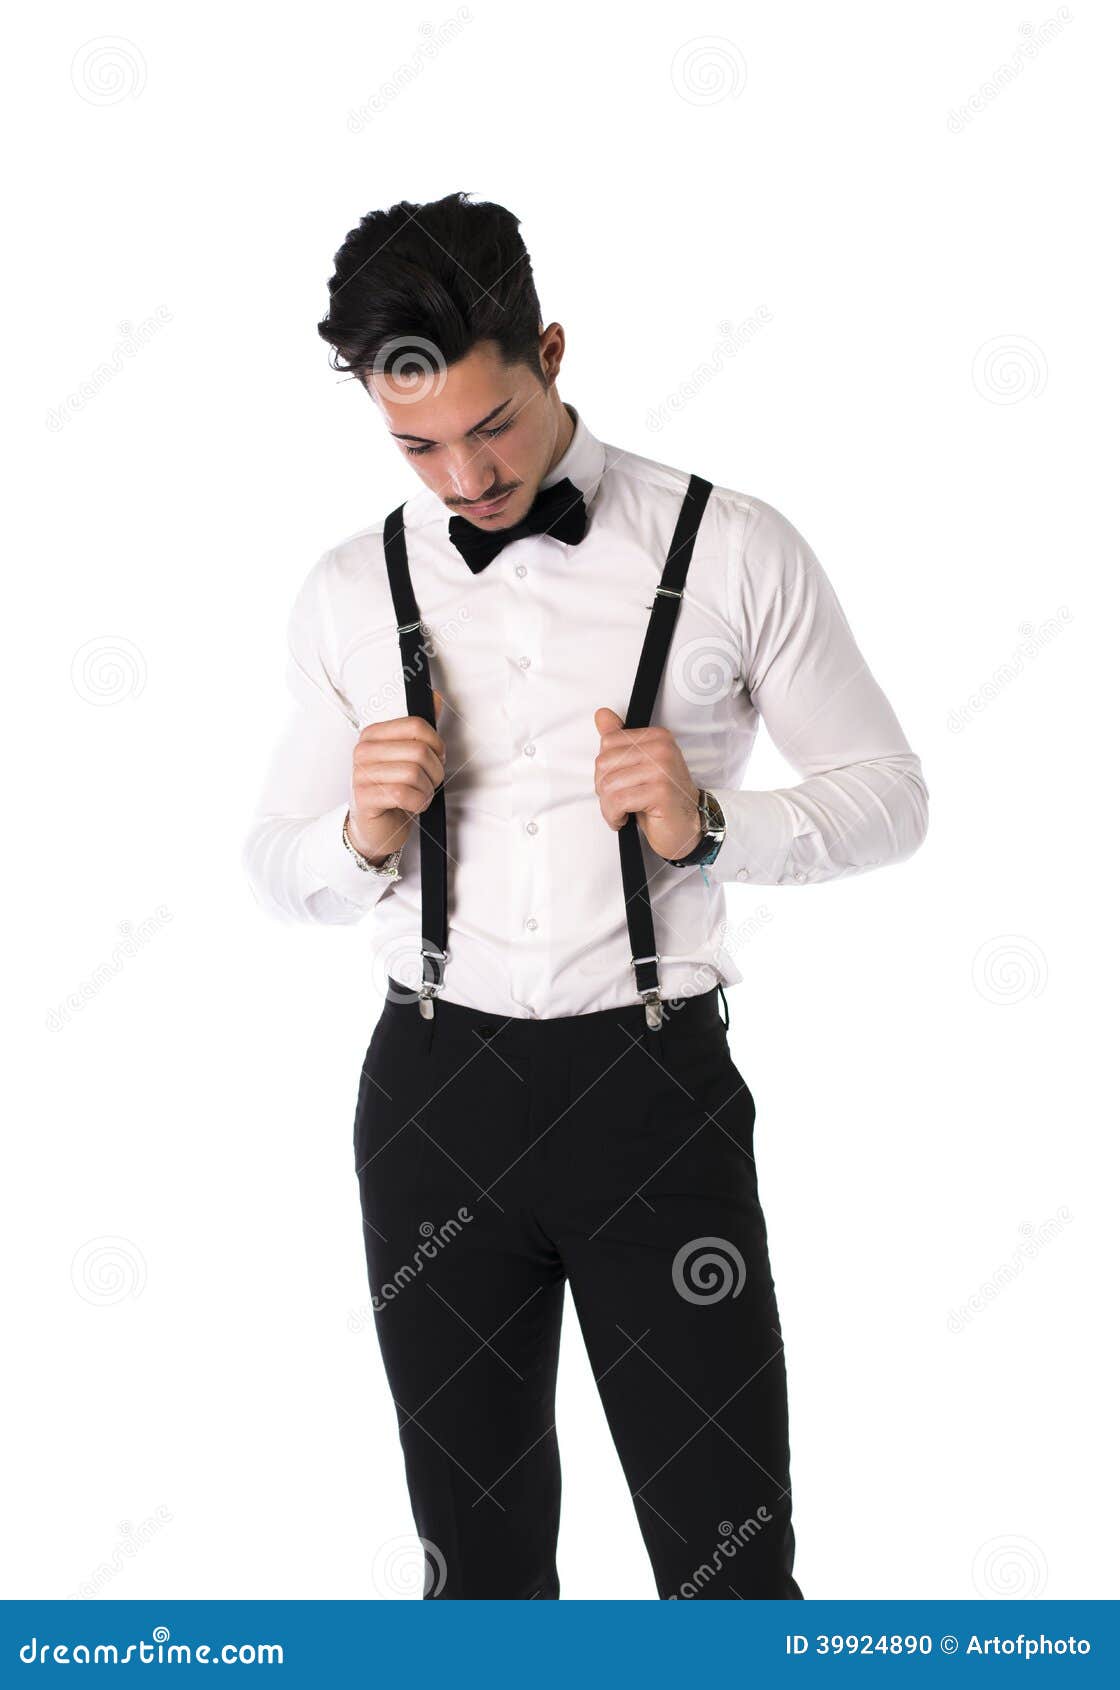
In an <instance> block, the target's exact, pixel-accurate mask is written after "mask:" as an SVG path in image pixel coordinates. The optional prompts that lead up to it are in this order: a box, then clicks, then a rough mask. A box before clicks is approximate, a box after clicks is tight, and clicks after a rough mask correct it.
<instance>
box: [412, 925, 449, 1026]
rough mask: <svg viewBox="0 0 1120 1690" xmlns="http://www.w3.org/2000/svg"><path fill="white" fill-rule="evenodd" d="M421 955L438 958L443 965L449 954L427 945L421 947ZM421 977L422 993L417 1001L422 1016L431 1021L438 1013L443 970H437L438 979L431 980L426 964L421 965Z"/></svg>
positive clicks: (434, 946) (435, 946)
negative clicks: (438, 995)
mask: <svg viewBox="0 0 1120 1690" xmlns="http://www.w3.org/2000/svg"><path fill="white" fill-rule="evenodd" d="M420 955H421V956H422V957H438V958H439V961H440V962H441V963H444V962H446V961H447V958H448V955H449V952H447V951H441V950H440V949H439V947H438V945H426V944H425V945H421V947H420ZM420 975H421V980H420V992H419V995H418V997H417V1000H416V1002H417V1007H418V1008H419V1010H420V1013H421V1015H422V1016H423V1017H424V1020H425V1021H430V1020H431V1019H432V1017H433V1016H434V1015H435V1012H436V1004H435V1000H436V993H437V992H438V991H439V989H440V987H441V985H442V984H443V979H442V970H440V969H437V970H436V979H434V980H429V979H428V971H427V969H426V968H425V967H424V964H423V963H421V964H420Z"/></svg>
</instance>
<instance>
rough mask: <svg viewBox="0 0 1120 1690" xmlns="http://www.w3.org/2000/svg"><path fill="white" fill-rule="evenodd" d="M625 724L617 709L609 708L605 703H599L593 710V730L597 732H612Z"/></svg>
mask: <svg viewBox="0 0 1120 1690" xmlns="http://www.w3.org/2000/svg"><path fill="white" fill-rule="evenodd" d="M624 725H625V724H624V723H623V720H622V717H621V716H620V715H619V713H618V711H617V710H610V709H608V708H607V706H606V705H605V704H602V705H600V707H599V709H598V710H596V712H595V731H596V733H599V734H609V733H613V732H614V731H615V729H616V728H621V727H623V726H624Z"/></svg>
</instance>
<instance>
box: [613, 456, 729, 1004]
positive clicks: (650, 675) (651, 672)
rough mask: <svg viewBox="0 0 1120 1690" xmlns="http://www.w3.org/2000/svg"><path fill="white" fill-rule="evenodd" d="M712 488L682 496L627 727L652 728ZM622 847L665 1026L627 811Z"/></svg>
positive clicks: (645, 971) (625, 880)
mask: <svg viewBox="0 0 1120 1690" xmlns="http://www.w3.org/2000/svg"><path fill="white" fill-rule="evenodd" d="M711 491H712V484H711V482H710V481H705V480H703V478H702V477H701V476H699V475H694V476H692V478H691V479H690V481H689V483H688V490H687V492H686V493H685V496H684V501H683V503H682V505H681V508H680V513H679V515H678V517H677V526H676V529H675V531H674V534H673V541H672V544H671V546H670V547H669V555H668V557H667V558H666V560H665V568H664V570H663V571H662V575H661V583H660V585H659V586H658V588H657V590H656V592H655V594H654V600H653V609H652V611H651V612H650V619H649V625H648V626H647V628H646V637H645V643H644V644H643V646H642V655H641V657H640V659H639V661H638V672H637V674H636V675H635V677H634V689H633V691H632V692H631V694H630V706H629V708H628V710H627V712H626V722H625V726H626V727H628V728H648V727H649V725H650V718H651V717H652V715H653V707H654V704H655V703H656V701H657V693H658V689H659V687H660V685H661V677H662V675H663V673H664V670H665V661H666V658H667V657H668V655H669V645H670V643H671V641H672V638H673V628H674V626H675V625H676V620H677V615H678V613H679V611H680V607H681V594H682V593H683V592H684V584H685V578H686V577H687V575H688V566H689V564H690V563H691V561H692V550H693V546H694V545H695V543H696V532H697V529H698V528H699V527H700V519H701V517H702V516H703V514H704V507H705V506H706V504H707V502H708V495H709V494H710V493H711ZM618 851H619V856H620V858H621V861H622V885H623V889H624V892H625V895H626V925H627V929H628V931H629V934H630V951H631V961H632V962H633V965H634V978H635V982H636V984H637V988H638V994H639V996H640V997H641V998H643V999H644V1001H645V1006H646V1021H647V1023H648V1024H649V1026H650V1027H659V1026H660V1025H661V984H660V978H659V975H658V969H657V964H658V956H657V947H656V943H655V940H654V933H653V910H652V907H651V905H650V899H649V887H648V886H647V884H646V871H645V864H644V862H643V859H642V836H641V832H640V830H639V827H638V822H637V818H636V817H635V816H634V815H629V816H627V818H626V821H625V823H624V824H623V826H622V827H621V828H620V830H619V835H618Z"/></svg>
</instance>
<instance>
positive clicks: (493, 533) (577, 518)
mask: <svg viewBox="0 0 1120 1690" xmlns="http://www.w3.org/2000/svg"><path fill="white" fill-rule="evenodd" d="M586 533H587V507H586V505H585V504H584V502H583V494H582V493H581V492H580V490H579V488H578V487H575V486H573V484H572V483H571V482H570V481H569V480H568V478H567V476H565V477H564V479H563V480H562V481H554V482H553V483H552V486H551V487H544V488H542V489H541V491H540V492H539V493H538V494H537V496H536V498H535V499H534V500H533V503H532V504H531V506H530V507H529V514H528V515H527V516H523V517H522V518H521V521H520V522H515V523H514V525H513V527H512V528H493V529H491V528H476V527H475V525H474V523H473V522H468V521H467V519H466V517H464V516H453V517H452V518H451V520H450V522H449V523H448V525H447V537H448V539H449V540H450V541H451V544H452V545H453V546H456V547H457V548H458V550H459V551H460V553H461V554H462V556H463V559H464V561H465V563H466V565H467V568H468V569H469V570H470V571H471V573H472V574H474V575H477V574H478V573H479V572H480V570H483V569H485V568H486V565H487V564H488V563H492V562H493V560H494V559H495V558H496V557H497V555H498V553H499V552H500V551H501V549H502V547H503V546H508V545H509V543H510V541H511V540H523V539H524V538H525V536H526V535H527V534H549V535H551V537H552V538H553V539H554V540H563V542H564V544H565V545H566V546H578V545H579V543H580V541H581V540H582V539H583V536H584V535H585V534H586Z"/></svg>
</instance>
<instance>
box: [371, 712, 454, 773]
mask: <svg viewBox="0 0 1120 1690" xmlns="http://www.w3.org/2000/svg"><path fill="white" fill-rule="evenodd" d="M440 702H441V703H442V702H443V701H442V699H441V700H440ZM398 739H403V740H418V741H419V742H420V744H421V745H428V746H431V748H432V750H433V751H434V752H435V753H436V756H437V757H439V758H440V760H441V761H442V762H446V760H447V747H446V746H445V745H444V743H443V740H442V738H441V737H440V735H439V734H438V733H437V732H436V730H435V728H433V727H432V725H431V723H430V722H426V721H425V720H424V718H423V716H394V717H393V718H392V720H391V721H388V722H370V723H369V725H368V727H364V728H363V729H362V731H361V733H360V734H359V735H358V741H357V742H358V744H359V745H365V744H373V745H379V744H380V743H381V742H382V741H385V740H398Z"/></svg>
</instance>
